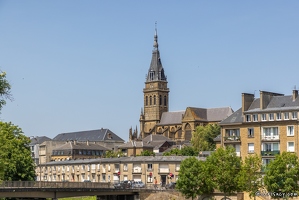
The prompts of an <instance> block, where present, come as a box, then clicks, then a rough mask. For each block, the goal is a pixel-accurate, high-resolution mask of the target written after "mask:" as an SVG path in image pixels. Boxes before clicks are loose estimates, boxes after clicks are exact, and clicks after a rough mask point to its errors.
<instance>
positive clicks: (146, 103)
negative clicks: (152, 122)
mask: <svg viewBox="0 0 299 200" xmlns="http://www.w3.org/2000/svg"><path fill="white" fill-rule="evenodd" d="M145 105H146V106H147V105H148V96H146V97H145Z"/></svg>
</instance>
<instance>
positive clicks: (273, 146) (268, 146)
mask: <svg viewBox="0 0 299 200" xmlns="http://www.w3.org/2000/svg"><path fill="white" fill-rule="evenodd" d="M262 151H279V143H263V144H262Z"/></svg>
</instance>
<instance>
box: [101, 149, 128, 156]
mask: <svg viewBox="0 0 299 200" xmlns="http://www.w3.org/2000/svg"><path fill="white" fill-rule="evenodd" d="M104 157H105V158H117V157H124V153H123V152H122V151H121V150H119V151H106V152H105V155H104Z"/></svg>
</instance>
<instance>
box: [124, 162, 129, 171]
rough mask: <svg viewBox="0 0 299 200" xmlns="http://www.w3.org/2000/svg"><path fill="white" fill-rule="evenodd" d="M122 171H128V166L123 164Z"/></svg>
mask: <svg viewBox="0 0 299 200" xmlns="http://www.w3.org/2000/svg"><path fill="white" fill-rule="evenodd" d="M124 171H128V164H126V163H125V164H124Z"/></svg>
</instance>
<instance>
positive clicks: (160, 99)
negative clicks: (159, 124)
mask: <svg viewBox="0 0 299 200" xmlns="http://www.w3.org/2000/svg"><path fill="white" fill-rule="evenodd" d="M159 105H160V106H162V95H160V96H159Z"/></svg>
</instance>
